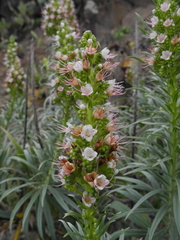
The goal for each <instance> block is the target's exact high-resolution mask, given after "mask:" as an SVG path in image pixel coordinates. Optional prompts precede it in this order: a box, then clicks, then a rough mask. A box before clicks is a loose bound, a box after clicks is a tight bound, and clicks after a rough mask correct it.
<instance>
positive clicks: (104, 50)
mask: <svg viewBox="0 0 180 240" xmlns="http://www.w3.org/2000/svg"><path fill="white" fill-rule="evenodd" d="M109 53H110V50H109V49H108V48H107V47H105V48H104V49H103V50H102V51H101V55H102V56H103V58H104V59H110V58H114V57H115V56H116V55H114V54H109Z"/></svg>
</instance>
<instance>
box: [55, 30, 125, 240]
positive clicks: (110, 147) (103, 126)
mask: <svg viewBox="0 0 180 240" xmlns="http://www.w3.org/2000/svg"><path fill="white" fill-rule="evenodd" d="M99 47H100V46H99V43H98V42H97V40H96V38H95V36H94V35H93V34H92V33H91V32H90V31H86V32H85V33H84V34H83V36H82V38H81V39H80V41H79V46H78V48H77V50H76V55H75V58H74V61H71V62H68V61H67V62H65V60H64V61H62V60H59V63H58V64H57V66H58V67H57V68H56V71H57V72H60V73H62V72H63V79H78V81H77V84H72V81H66V85H67V86H64V89H65V88H66V89H68V90H67V91H71V93H72V97H73V102H74V104H73V108H74V111H75V112H76V113H77V116H78V124H76V125H75V124H74V123H72V122H66V124H65V125H64V126H63V125H62V126H61V127H60V132H61V133H64V134H65V136H64V139H63V142H58V147H57V148H58V149H61V155H60V156H59V158H58V160H57V162H56V163H55V164H56V165H57V167H58V175H57V179H58V180H59V181H61V183H62V184H63V185H64V186H65V188H67V189H68V190H69V191H74V192H76V193H77V194H78V195H80V197H81V199H82V201H81V202H79V206H80V207H81V209H82V211H83V212H82V216H81V218H82V220H83V224H82V227H83V230H84V234H85V238H86V239H89V240H90V239H93V240H95V239H96V240H99V239H100V234H99V233H98V232H99V230H98V224H99V223H98V220H97V210H96V209H97V207H98V205H99V203H100V202H101V192H102V190H104V189H105V188H107V187H108V188H109V187H111V186H113V184H114V181H115V175H116V174H117V172H118V170H117V169H116V164H117V162H118V161H119V159H120V155H121V154H120V152H121V148H122V147H121V143H120V141H121V139H122V137H119V136H118V135H117V134H116V130H117V129H118V128H119V126H117V119H116V113H115V111H114V108H113V107H112V106H111V104H110V102H108V97H109V96H111V95H115V94H122V87H121V86H120V85H118V84H117V83H116V82H115V79H113V80H107V79H106V77H105V76H109V75H110V74H111V69H112V68H113V67H115V66H117V65H118V63H115V64H112V63H111V62H110V59H111V58H113V57H115V56H114V55H112V54H110V51H109V50H108V49H107V48H105V49H103V50H102V51H100V52H98V48H99ZM100 75H101V76H103V77H102V78H101V79H99V78H97V77H96V76H100ZM61 79H62V78H61ZM61 83H62V84H63V81H61V82H59V83H58V84H59V86H60V85H61ZM63 91H65V90H63ZM66 94H67V93H66ZM64 99H66V98H64ZM122 144H123V143H122Z"/></svg>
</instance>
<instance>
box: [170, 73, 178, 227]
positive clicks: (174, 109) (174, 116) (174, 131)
mask: <svg viewBox="0 0 180 240" xmlns="http://www.w3.org/2000/svg"><path fill="white" fill-rule="evenodd" d="M177 89H178V82H177V79H176V78H171V79H169V90H170V96H171V100H170V103H169V107H170V109H171V113H170V114H171V121H170V136H171V152H170V156H171V158H172V160H171V165H170V172H169V176H170V186H169V187H170V189H169V197H170V204H171V210H170V212H169V225H171V221H172V218H173V215H174V214H173V197H174V195H175V193H176V191H177V189H176V181H175V179H176V173H177V167H178V166H177V163H178V151H177V149H178V125H179V124H178V104H177V103H178V97H176V94H177Z"/></svg>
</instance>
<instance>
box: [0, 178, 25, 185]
mask: <svg viewBox="0 0 180 240" xmlns="http://www.w3.org/2000/svg"><path fill="white" fill-rule="evenodd" d="M16 180H17V181H25V182H27V178H22V177H13V178H7V179H4V180H3V181H1V182H0V184H2V183H5V182H10V181H16Z"/></svg>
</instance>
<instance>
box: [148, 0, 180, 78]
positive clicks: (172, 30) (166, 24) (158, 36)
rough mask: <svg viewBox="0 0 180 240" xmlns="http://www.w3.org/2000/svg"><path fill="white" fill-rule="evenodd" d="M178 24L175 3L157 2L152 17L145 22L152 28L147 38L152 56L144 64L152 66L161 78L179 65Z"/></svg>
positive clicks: (179, 42) (178, 14) (179, 43)
mask: <svg viewBox="0 0 180 240" xmlns="http://www.w3.org/2000/svg"><path fill="white" fill-rule="evenodd" d="M179 23H180V8H177V4H176V2H175V1H167V2H166V1H165V2H163V1H162V0H159V1H157V7H156V9H154V10H153V16H152V17H151V18H150V20H149V21H147V24H148V25H150V26H151V27H152V31H151V32H150V33H149V36H148V37H149V38H150V39H151V41H152V43H153V45H154V47H153V49H152V50H151V53H152V56H150V57H149V58H147V59H146V63H147V65H148V66H154V69H155V70H158V72H159V73H160V75H161V76H167V71H169V69H170V68H171V67H172V66H174V65H175V64H178V63H179V57H177V56H178V55H179V54H180V34H179V27H178V25H179ZM175 55H176V57H175ZM159 69H160V70H159Z"/></svg>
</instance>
